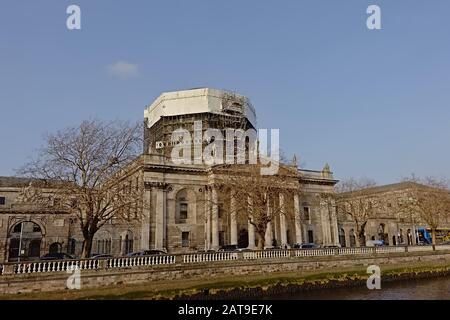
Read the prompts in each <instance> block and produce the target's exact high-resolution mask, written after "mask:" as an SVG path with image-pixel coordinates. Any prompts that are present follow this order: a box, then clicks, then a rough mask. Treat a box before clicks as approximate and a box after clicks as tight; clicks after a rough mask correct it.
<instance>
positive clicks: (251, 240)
mask: <svg viewBox="0 0 450 320" xmlns="http://www.w3.org/2000/svg"><path fill="white" fill-rule="evenodd" d="M248 212H249V213H248V217H249V222H248V248H249V249H255V248H256V245H255V226H254V225H252V224H251V223H250V220H251V219H252V215H251V212H252V201H251V199H250V198H249V199H248Z"/></svg>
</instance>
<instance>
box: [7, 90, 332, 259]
mask: <svg viewBox="0 0 450 320" xmlns="http://www.w3.org/2000/svg"><path fill="white" fill-rule="evenodd" d="M144 121H145V124H146V126H145V132H144V154H143V155H142V156H141V158H142V159H141V160H142V161H141V162H140V163H141V165H140V168H139V169H138V172H137V173H136V174H138V175H139V176H141V177H143V181H142V183H144V185H145V192H144V194H143V197H145V200H146V201H147V202H148V203H149V208H148V209H146V211H145V212H144V214H143V218H142V219H139V221H131V222H128V223H125V222H122V221H115V220H112V221H111V223H109V224H107V225H105V226H104V227H103V228H102V229H101V230H100V231H98V233H97V235H96V237H95V238H94V245H93V252H95V253H109V254H113V255H122V254H127V253H129V252H131V251H138V250H146V249H161V250H166V251H167V252H171V253H182V252H192V251H204V250H217V249H219V248H220V247H221V246H223V245H229V244H232V245H238V246H240V247H243V248H247V247H248V248H256V245H257V243H256V236H255V231H254V228H253V226H252V225H251V224H249V223H248V221H241V220H239V219H237V220H236V219H231V218H230V216H229V215H225V214H223V212H222V211H223V208H222V206H227V205H230V204H226V203H220V192H218V190H217V180H216V177H217V172H216V169H217V166H216V164H207V163H205V162H204V161H201V159H200V157H201V156H202V154H203V153H202V154H200V153H198V152H197V151H198V150H197V151H196V149H195V145H197V146H199V147H200V148H201V149H202V150H203V149H205V150H207V148H208V145H210V144H211V142H212V141H215V142H220V143H222V142H223V141H222V140H221V139H222V138H219V136H220V134H219V133H222V136H223V137H225V136H226V130H228V129H233V130H235V132H241V133H242V134H244V135H246V140H245V141H246V143H245V144H243V145H241V146H240V147H239V146H236V147H234V150H235V151H237V149H239V148H243V149H244V151H245V152H247V155H250V154H251V153H252V152H254V149H252V148H253V146H254V144H253V142H254V140H252V139H254V137H253V136H252V133H254V129H255V128H256V126H257V123H256V112H255V109H254V107H253V106H252V105H251V103H250V101H249V99H248V98H246V97H244V96H241V95H237V94H234V93H230V92H226V91H221V90H214V89H208V88H201V89H192V90H185V91H177V92H168V93H163V94H162V95H161V96H160V97H159V98H158V99H156V100H155V102H153V103H152V105H150V106H149V107H148V108H146V110H145V111H144ZM174 132H177V134H176V135H174ZM180 132H181V134H180ZM211 132H212V133H211ZM180 137H181V138H180ZM187 139H191V140H190V143H192V144H194V147H193V149H192V153H191V154H190V155H189V158H190V159H191V160H192V161H185V162H184V163H180V162H177V163H174V161H173V156H174V149H176V148H177V147H178V148H179V146H180V144H182V143H185V142H186V141H187ZM216 145H217V144H216ZM225 149H226V146H224V149H223V150H225ZM176 150H177V155H178V156H179V155H180V154H179V152H178V151H179V150H178V149H176ZM184 150H186V149H184ZM217 150H218V149H212V150H211V152H212V153H213V154H214V155H216V154H217ZM183 156H184V158H186V154H183ZM224 156H226V155H224ZM247 160H248V159H247ZM289 166H290V168H291V169H293V172H295V174H294V175H293V176H292V177H291V179H292V182H293V183H294V184H296V185H298V189H295V188H293V189H290V192H291V193H292V196H290V197H289V198H288V199H284V201H286V202H290V203H289V204H290V205H289V206H286V208H292V209H288V210H293V212H292V215H290V216H292V217H293V218H292V219H285V218H284V217H277V218H276V219H275V220H274V221H273V222H271V223H270V225H268V231H267V233H266V241H265V243H266V246H267V247H272V246H276V247H281V246H282V247H290V246H292V245H293V244H295V243H316V244H318V245H339V228H338V216H337V212H336V205H335V203H334V200H331V202H330V201H324V200H323V198H322V197H321V195H322V194H333V193H334V185H335V184H336V183H337V180H335V179H334V177H333V174H332V172H331V171H330V168H329V167H328V165H326V166H325V167H324V168H323V170H320V171H312V170H302V169H299V168H298V167H297V164H296V160H295V159H294V160H293V161H292V163H291V164H290V165H289ZM0 180H1V183H0V239H1V240H0V259H2V260H3V261H14V260H15V259H17V257H18V256H19V252H21V254H22V255H24V256H27V257H32V258H35V257H39V256H41V255H43V254H45V253H47V252H52V251H62V252H67V253H70V254H73V255H75V256H77V255H79V254H80V253H81V248H82V241H83V240H82V239H83V238H82V237H81V232H80V228H79V224H78V222H77V220H76V217H73V216H70V215H68V214H65V213H64V212H58V211H57V210H56V206H55V207H51V206H50V207H49V206H47V207H45V208H43V207H42V206H36V205H35V204H32V202H33V201H32V197H33V193H35V192H38V191H36V190H34V189H33V186H32V181H30V180H26V179H20V178H2V179H0ZM30 183H31V184H30ZM42 192H43V193H44V194H48V196H49V197H51V188H50V187H49V189H46V190H43V191H42ZM210 200H216V201H215V203H218V205H214V202H212V201H210ZM244 220H245V219H244ZM18 239H19V240H18ZM25 239H26V241H25Z"/></svg>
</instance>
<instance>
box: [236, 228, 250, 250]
mask: <svg viewBox="0 0 450 320" xmlns="http://www.w3.org/2000/svg"><path fill="white" fill-rule="evenodd" d="M238 246H239V248H247V247H248V231H247V229H241V230H240V231H239V238H238Z"/></svg>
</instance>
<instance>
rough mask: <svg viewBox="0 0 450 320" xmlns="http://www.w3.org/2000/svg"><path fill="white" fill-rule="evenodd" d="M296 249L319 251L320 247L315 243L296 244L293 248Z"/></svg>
mask: <svg viewBox="0 0 450 320" xmlns="http://www.w3.org/2000/svg"><path fill="white" fill-rule="evenodd" d="M292 248H294V249H317V248H319V246H318V245H317V244H315V243H296V244H294V245H293V246H292Z"/></svg>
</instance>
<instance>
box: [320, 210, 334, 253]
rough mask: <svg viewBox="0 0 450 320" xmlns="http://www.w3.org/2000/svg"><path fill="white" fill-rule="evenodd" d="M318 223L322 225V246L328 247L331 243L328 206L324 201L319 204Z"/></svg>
mask: <svg viewBox="0 0 450 320" xmlns="http://www.w3.org/2000/svg"><path fill="white" fill-rule="evenodd" d="M319 210H320V221H321V224H322V244H323V245H329V244H330V242H331V237H330V219H329V212H328V206H327V203H326V202H325V201H321V202H320V209H319Z"/></svg>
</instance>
